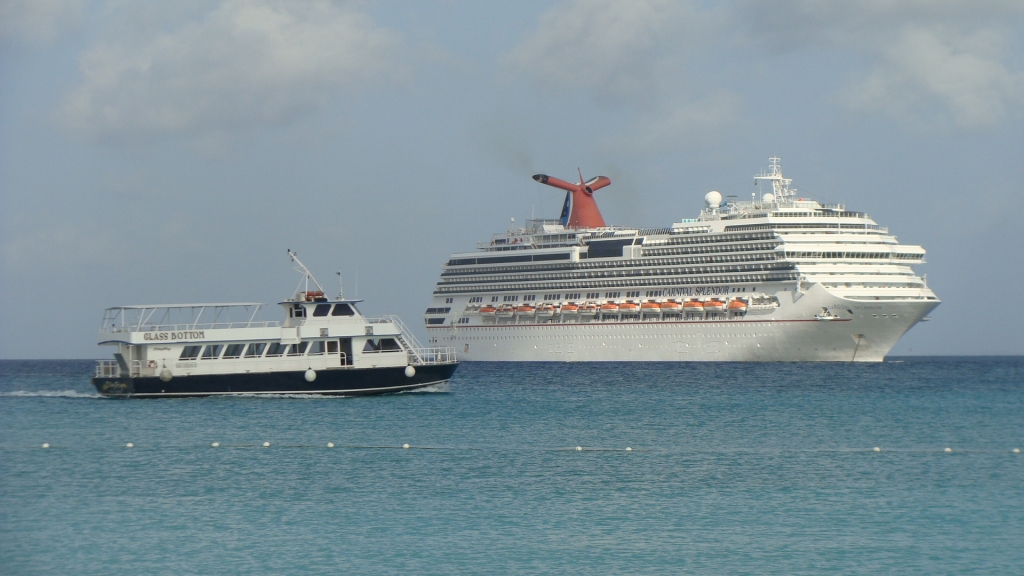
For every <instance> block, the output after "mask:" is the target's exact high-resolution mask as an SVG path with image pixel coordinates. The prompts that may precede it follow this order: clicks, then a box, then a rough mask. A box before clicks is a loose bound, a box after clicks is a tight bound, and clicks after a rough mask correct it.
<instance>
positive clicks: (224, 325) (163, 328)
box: [100, 320, 281, 334]
mask: <svg viewBox="0 0 1024 576" xmlns="http://www.w3.org/2000/svg"><path fill="white" fill-rule="evenodd" d="M280 325H281V321H280V320H266V321H260V322H210V323H206V324H147V325H142V326H139V325H133V326H128V325H124V324H118V325H108V326H102V327H100V333H101V334H107V333H118V332H176V331H183V330H229V329H233V328H276V327H278V326H280Z"/></svg>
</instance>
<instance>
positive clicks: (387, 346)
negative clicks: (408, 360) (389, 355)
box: [380, 338, 402, 352]
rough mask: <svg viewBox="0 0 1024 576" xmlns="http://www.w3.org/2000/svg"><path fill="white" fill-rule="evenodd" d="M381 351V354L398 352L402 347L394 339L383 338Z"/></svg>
mask: <svg viewBox="0 0 1024 576" xmlns="http://www.w3.org/2000/svg"><path fill="white" fill-rule="evenodd" d="M380 350H381V352H398V351H401V350H402V347H401V346H400V345H399V344H398V341H397V340H395V339H394V338H381V339H380Z"/></svg>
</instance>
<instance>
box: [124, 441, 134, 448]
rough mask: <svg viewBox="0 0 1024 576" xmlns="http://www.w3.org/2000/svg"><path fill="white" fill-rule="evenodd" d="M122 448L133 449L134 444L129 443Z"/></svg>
mask: <svg viewBox="0 0 1024 576" xmlns="http://www.w3.org/2000/svg"><path fill="white" fill-rule="evenodd" d="M124 447H125V448H135V444H132V443H131V442H129V443H127V444H125V445H124Z"/></svg>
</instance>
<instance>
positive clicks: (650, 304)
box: [640, 300, 661, 312]
mask: <svg viewBox="0 0 1024 576" xmlns="http://www.w3.org/2000/svg"><path fill="white" fill-rule="evenodd" d="M640 309H641V310H643V311H644V312H661V304H658V303H657V302H655V301H654V300H648V301H647V302H644V303H642V304H640Z"/></svg>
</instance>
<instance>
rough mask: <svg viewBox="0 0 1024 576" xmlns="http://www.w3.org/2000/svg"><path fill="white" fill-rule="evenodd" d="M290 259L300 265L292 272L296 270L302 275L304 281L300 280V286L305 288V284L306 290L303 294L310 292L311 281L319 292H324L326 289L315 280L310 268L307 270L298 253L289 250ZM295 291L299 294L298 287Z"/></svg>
mask: <svg viewBox="0 0 1024 576" xmlns="http://www.w3.org/2000/svg"><path fill="white" fill-rule="evenodd" d="M288 257H289V258H291V259H292V262H295V263H296V264H298V266H296V267H295V268H292V270H295V271H296V272H299V273H301V274H302V280H299V286H303V283H305V288H304V289H303V290H302V292H309V281H310V280H312V281H313V285H314V286H316V289H317V290H319V291H320V292H323V291H324V287H323V286H321V285H320V283H319V282H317V281H316V278H313V273H312V272H310V271H309V268H306V265H305V264H303V263H302V260H299V255H298V253H296V252H292V249H291V248H289V249H288ZM295 291H296V292H299V289H298V287H296V288H295Z"/></svg>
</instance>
